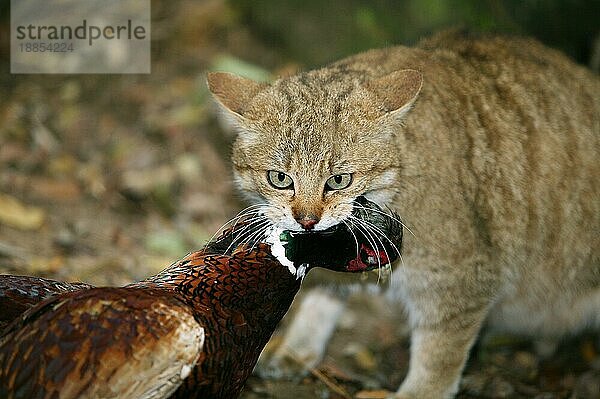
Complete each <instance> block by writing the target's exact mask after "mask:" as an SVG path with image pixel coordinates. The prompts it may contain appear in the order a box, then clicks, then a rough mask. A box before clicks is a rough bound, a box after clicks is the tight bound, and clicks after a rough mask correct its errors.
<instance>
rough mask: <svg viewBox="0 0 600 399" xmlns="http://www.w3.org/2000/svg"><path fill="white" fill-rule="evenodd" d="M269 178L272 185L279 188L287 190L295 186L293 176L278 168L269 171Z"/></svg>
mask: <svg viewBox="0 0 600 399" xmlns="http://www.w3.org/2000/svg"><path fill="white" fill-rule="evenodd" d="M267 180H268V182H269V184H270V185H271V186H273V187H275V188H276V189H278V190H287V189H291V188H293V187H294V181H293V180H292V178H291V177H290V176H288V175H286V174H285V173H283V172H281V171H278V170H270V171H268V172H267Z"/></svg>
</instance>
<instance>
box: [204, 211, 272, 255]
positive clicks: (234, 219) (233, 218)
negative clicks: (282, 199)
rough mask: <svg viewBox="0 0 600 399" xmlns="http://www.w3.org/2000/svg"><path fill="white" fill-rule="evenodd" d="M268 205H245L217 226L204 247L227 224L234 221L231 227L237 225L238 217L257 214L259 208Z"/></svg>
mask: <svg viewBox="0 0 600 399" xmlns="http://www.w3.org/2000/svg"><path fill="white" fill-rule="evenodd" d="M268 206H269V204H253V205H250V206H247V207H246V208H244V209H242V210H241V211H239V212H238V213H237V214H236V215H235V216H234V217H232V218H231V219H229V220H228V221H226V222H225V223H223V224H222V225H221V227H219V228H218V229H217V230H216V231H215V234H213V235H212V237H211V238H210V239H209V240H208V241H207V243H206V245H205V248H206V246H207V245H208V244H209V243H210V242H212V241H213V240H214V239H215V237H216V236H217V235H218V234H219V233H220V232H222V231H223V229H225V227H227V226H229V225H230V224H231V223H234V222H235V224H234V225H233V227H234V228H235V226H237V222H238V221H239V220H240V219H243V218H246V217H247V216H249V215H251V214H253V213H256V214H259V213H260V211H261V210H263V209H264V208H266V207H268Z"/></svg>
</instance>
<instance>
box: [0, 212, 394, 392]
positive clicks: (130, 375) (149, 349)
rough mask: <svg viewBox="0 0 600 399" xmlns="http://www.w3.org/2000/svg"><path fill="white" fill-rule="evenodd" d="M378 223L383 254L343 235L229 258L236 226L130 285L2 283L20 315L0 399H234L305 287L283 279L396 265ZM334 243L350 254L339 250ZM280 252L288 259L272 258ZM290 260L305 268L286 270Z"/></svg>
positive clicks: (1, 374)
mask: <svg viewBox="0 0 600 399" xmlns="http://www.w3.org/2000/svg"><path fill="white" fill-rule="evenodd" d="M378 212H379V211H378ZM367 216H368V215H367ZM375 216H377V217H379V216H380V214H379V213H376V212H375ZM377 217H373V218H371V220H372V222H373V223H375V224H377V225H378V226H379V227H380V228H381V231H382V232H385V233H387V234H388V235H389V237H387V236H386V238H387V239H388V240H389V241H390V243H391V244H392V245H391V246H390V247H388V248H386V247H382V248H380V250H377V248H375V249H373V248H370V247H369V244H371V243H373V242H374V241H372V238H371V240H369V238H366V237H364V236H361V235H360V233H359V232H352V234H350V233H351V232H349V231H345V232H342V233H339V232H333V233H331V232H329V233H327V234H323V235H322V237H321V239H319V240H317V241H316V242H318V243H319V245H321V246H323V248H327V251H323V252H319V248H316V251H315V254H316V255H315V254H313V255H311V256H308V257H307V256H306V254H305V253H304V252H305V251H306V245H302V244H301V243H302V241H307V242H308V241H310V240H314V236H304V235H299V236H297V237H295V238H294V237H291V236H289V235H288V236H287V238H285V239H284V236H285V234H283V235H281V236H280V238H281V240H284V241H285V242H286V244H284V245H283V246H282V247H281V241H279V240H272V241H269V242H270V243H271V245H269V244H266V243H260V244H257V245H253V246H249V245H247V244H244V243H242V244H239V245H238V246H237V247H236V248H235V249H234V250H233V251H232V252H231V251H229V249H230V247H233V244H234V243H236V240H237V238H236V230H235V226H234V227H233V228H231V229H229V230H228V231H226V232H225V233H224V234H223V236H221V237H220V238H219V239H218V240H216V241H214V242H212V243H209V244H208V245H207V247H206V248H205V249H203V250H202V251H198V252H193V253H191V254H189V255H187V256H186V257H184V258H183V259H181V260H180V261H178V262H175V263H173V264H172V265H171V266H169V267H168V268H166V269H165V270H164V271H162V272H160V273H159V274H157V275H155V276H153V277H150V278H148V279H146V280H144V281H140V282H138V283H134V284H131V285H128V286H126V287H121V288H108V287H104V288H94V287H91V286H89V285H86V284H78V283H74V284H67V283H60V282H56V281H52V280H47V279H37V278H33V277H19V276H0V301H2V302H0V304H2V306H3V308H2V311H3V312H4V310H5V309H6V308H5V306H13V305H14V306H15V310H14V311H12V313H11V317H12V318H13V319H14V320H13V321H12V322H11V323H10V324H9V325H8V326H7V327H6V328H5V330H4V331H3V332H2V335H1V336H0V397H1V398H7V399H13V398H53V397H60V398H63V399H67V398H167V397H173V398H223V399H227V398H235V397H237V396H238V394H239V393H240V391H241V390H242V388H243V385H244V383H245V381H246V379H247V378H248V376H249V375H250V373H251V372H252V369H253V367H254V365H255V364H256V361H257V360H258V356H259V355H260V352H261V350H262V348H263V347H264V346H265V344H266V343H267V341H268V340H269V338H270V336H271V334H272V333H273V331H274V330H275V327H276V325H277V323H278V322H279V321H280V320H281V319H282V318H283V316H284V315H285V313H286V312H287V310H288V308H289V306H290V305H291V303H292V300H293V299H294V296H295V294H296V293H297V292H298V290H299V288H300V285H301V281H302V280H301V279H300V278H299V276H301V275H302V274H297V273H291V272H290V271H292V270H297V271H298V272H300V271H302V273H303V272H304V270H306V269H307V266H306V264H304V262H305V261H306V260H307V259H310V261H311V262H314V263H315V264H316V265H319V266H327V267H328V268H330V269H332V270H337V271H358V270H369V269H371V268H374V267H377V265H379V264H380V263H381V262H380V261H381V260H383V261H384V263H387V262H390V261H392V260H394V259H395V258H396V257H397V255H399V252H398V253H393V252H392V248H394V249H396V251H397V248H399V247H400V244H401V238H402V229H401V227H400V224H399V221H397V219H394V218H391V219H390V220H386V221H385V223H383V222H381V223H380V218H379V219H378V218H377ZM391 221H394V222H393V223H392V222H391ZM330 233H331V234H330ZM339 234H345V237H346V236H347V237H351V238H352V242H353V243H355V244H356V246H354V245H346V244H344V245H342V246H338V243H337V241H336V240H337V238H335V237H334V236H336V237H337V236H338V235H339ZM328 237H329V238H328ZM332 237H333V238H335V239H334V240H333V241H331V238H332ZM390 237H391V239H390ZM338 238H339V237H338ZM269 239H271V238H269ZM310 242H312V241H310ZM380 242H381V240H380ZM396 244H397V245H396ZM277 245H280V248H278V249H277V250H275V249H274V248H276V247H277ZM311 245H312V244H311ZM332 245H333V249H334V248H338V249H339V251H335V250H332ZM284 247H285V249H284ZM363 248H366V251H363ZM282 251H284V252H285V253H286V255H285V256H283V258H284V259H281V258H280V257H279V255H277V257H275V256H274V255H273V254H272V252H273V253H275V252H277V253H281V252H282ZM288 252H289V254H290V256H291V257H290V258H289V259H288V258H287V257H286V256H287V253H288ZM319 254H321V255H319ZM373 254H376V255H377V254H379V255H381V257H382V258H381V259H377V260H374V258H373ZM389 254H391V255H392V256H388V255H389ZM379 255H378V256H379ZM297 260H298V261H299V262H301V263H302V265H300V264H298V266H302V267H298V268H297V269H296V268H295V267H290V265H289V264H288V263H292V264H295V263H294V262H296V261H297ZM282 262H283V263H284V264H286V266H284V264H282ZM19 282H20V283H21V285H20V286H19V285H16V286H15V284H19ZM7 287H12V288H7ZM49 295H53V296H50V297H48V296H49ZM2 296H4V297H2ZM43 298H46V299H43ZM42 299H43V300H42ZM36 300H38V301H40V300H41V302H40V303H38V304H37V305H33V303H35V301H36ZM27 307H30V308H29V309H28V310H26V311H25V312H24V313H23V314H18V313H19V310H20V311H22V310H23V309H25V308H27ZM3 312H0V313H3ZM5 320H6V321H9V320H10V318H9V317H6V318H5Z"/></svg>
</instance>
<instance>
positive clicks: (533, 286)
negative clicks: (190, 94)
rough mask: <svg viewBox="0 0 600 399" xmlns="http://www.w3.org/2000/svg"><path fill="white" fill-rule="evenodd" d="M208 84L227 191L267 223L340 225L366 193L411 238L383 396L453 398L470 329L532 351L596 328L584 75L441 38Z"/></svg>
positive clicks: (596, 113) (596, 266)
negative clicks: (405, 368) (227, 151)
mask: <svg viewBox="0 0 600 399" xmlns="http://www.w3.org/2000/svg"><path fill="white" fill-rule="evenodd" d="M209 86H210V88H211V91H212V92H213V94H214V95H215V97H216V98H217V100H218V101H219V102H220V103H221V104H222V105H223V108H224V109H225V112H226V113H227V114H228V115H229V116H230V117H231V119H232V120H233V121H234V123H235V124H236V126H237V127H238V129H239V134H238V138H237V140H236V143H235V145H234V152H233V158H232V159H233V164H234V172H235V176H236V181H237V182H238V184H239V186H240V188H241V189H242V191H243V192H246V193H248V194H249V195H250V196H251V197H252V198H254V199H255V200H256V201H257V202H260V203H263V204H265V205H264V207H263V212H264V215H265V216H266V217H267V218H268V219H269V220H270V221H271V222H272V223H273V224H278V225H280V226H281V227H282V228H285V229H296V230H301V229H307V228H310V229H317V230H319V229H325V228H328V227H330V226H332V225H335V224H337V223H343V222H346V223H347V222H348V217H349V214H350V212H351V209H352V204H353V201H354V199H355V198H356V197H358V196H359V195H365V196H366V197H367V198H369V199H371V200H373V201H374V202H376V203H378V204H379V205H380V206H387V207H389V208H391V209H393V210H394V211H396V212H397V213H398V214H399V215H400V216H401V218H402V221H403V222H404V223H405V225H406V226H407V228H408V229H409V230H410V232H408V233H407V234H405V236H404V244H403V262H402V263H398V264H397V265H395V267H394V272H393V279H394V282H393V287H394V288H393V289H394V294H395V295H396V296H397V297H398V298H399V299H400V301H401V302H402V303H403V304H404V308H405V309H406V311H407V314H408V319H409V324H410V328H411V360H410V367H409V372H408V375H407V377H406V379H405V381H404V383H403V384H402V386H401V387H400V389H399V390H398V393H397V394H396V397H397V398H442V397H444V398H449V397H453V396H454V394H455V393H456V391H457V390H458V386H459V385H458V384H459V381H460V374H461V372H462V369H463V367H464V364H465V361H466V358H467V356H468V351H469V349H470V347H471V346H472V344H473V342H474V341H475V339H476V337H477V334H478V332H479V330H480V329H481V327H482V325H483V324H484V323H485V322H487V323H488V324H490V325H491V326H492V327H495V328H499V329H504V330H507V331H511V332H516V333H525V334H531V335H534V336H537V337H547V338H558V337H560V336H562V335H564V334H568V333H573V332H577V331H580V330H581V329H584V328H588V327H589V328H598V327H600V162H599V161H598V160H599V159H600V79H598V77H597V76H595V75H593V74H592V73H591V72H589V71H587V70H585V69H584V68H582V67H579V66H577V65H575V64H574V63H572V62H571V61H569V60H568V59H567V58H566V57H564V56H563V55H561V54H560V53H558V52H556V51H554V50H551V49H548V48H545V47H543V46H542V45H540V44H539V43H537V42H535V41H533V40H529V39H518V38H511V39H509V38H501V37H491V38H480V39H474V38H469V37H465V36H464V35H462V34H458V33H444V34H440V35H437V36H436V37H433V38H431V39H428V40H424V41H422V42H421V43H420V44H419V45H417V46H416V47H415V48H407V47H393V48H388V49H382V50H372V51H368V52H366V53H362V54H358V55H356V56H353V57H350V58H347V59H344V60H341V61H338V62H336V63H333V64H331V65H329V66H326V67H324V68H322V69H318V70H314V71H309V72H305V73H301V74H299V75H295V76H291V77H286V78H282V79H279V80H277V81H275V82H274V83H273V84H270V85H266V84H260V83H255V82H252V81H250V80H247V79H244V78H239V77H236V76H233V75H229V74H223V73H216V74H212V75H210V76H209ZM274 173H275V174H274ZM280 178H281V179H280ZM288 178H289V180H288ZM290 181H291V183H290ZM348 181H349V183H348ZM285 183H289V184H287V186H286V185H285ZM346 183H348V184H347V185H346ZM307 226H308V227H307ZM399 311H400V310H399Z"/></svg>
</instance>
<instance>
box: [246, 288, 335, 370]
mask: <svg viewBox="0 0 600 399" xmlns="http://www.w3.org/2000/svg"><path fill="white" fill-rule="evenodd" d="M345 306H346V304H345V302H344V301H343V300H340V299H338V298H336V297H335V296H333V294H331V293H329V292H327V291H325V290H320V289H313V290H311V291H309V293H308V294H307V295H306V296H304V298H303V299H302V303H301V304H300V307H299V309H298V311H297V312H296V314H295V315H294V319H293V321H292V323H291V325H290V326H289V327H288V328H287V329H286V333H285V335H284V336H283V340H282V343H281V345H280V346H279V347H278V348H277V350H276V351H275V353H274V354H273V356H271V358H270V359H266V360H263V359H262V358H261V360H260V361H259V363H258V366H257V372H258V374H259V375H260V376H261V377H263V378H290V377H300V376H302V375H304V374H305V373H306V372H307V371H308V370H310V369H311V368H314V367H316V366H317V365H318V364H319V362H320V361H321V360H322V359H323V356H324V355H325V351H326V349H327V343H328V342H329V339H330V338H331V335H332V334H333V331H334V330H335V326H336V324H337V321H338V319H339V318H340V316H341V315H342V313H343V311H344V308H345Z"/></svg>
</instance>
